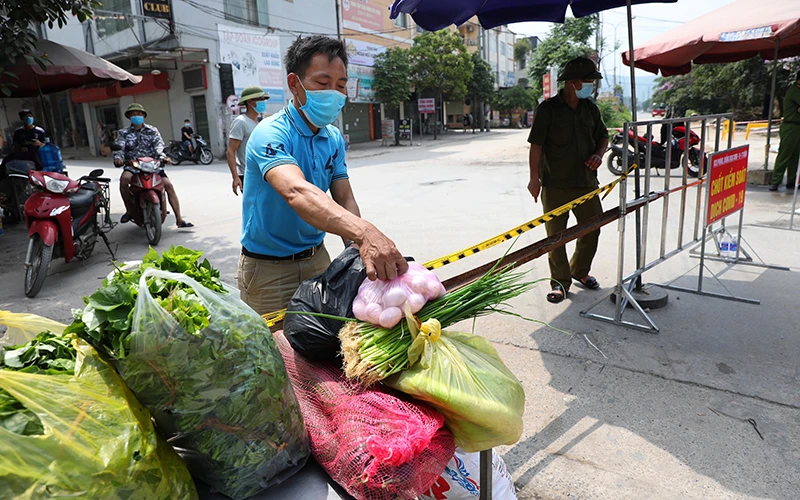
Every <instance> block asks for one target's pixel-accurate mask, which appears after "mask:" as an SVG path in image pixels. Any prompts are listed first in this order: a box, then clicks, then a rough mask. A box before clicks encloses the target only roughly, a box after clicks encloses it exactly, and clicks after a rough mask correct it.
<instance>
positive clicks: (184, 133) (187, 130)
mask: <svg viewBox="0 0 800 500" xmlns="http://www.w3.org/2000/svg"><path fill="white" fill-rule="evenodd" d="M181 140H182V141H183V145H184V146H186V149H187V150H188V151H189V157H192V156H194V130H193V129H192V124H191V122H190V121H189V119H188V118H187V119H186V120H184V121H183V128H182V129H181Z"/></svg>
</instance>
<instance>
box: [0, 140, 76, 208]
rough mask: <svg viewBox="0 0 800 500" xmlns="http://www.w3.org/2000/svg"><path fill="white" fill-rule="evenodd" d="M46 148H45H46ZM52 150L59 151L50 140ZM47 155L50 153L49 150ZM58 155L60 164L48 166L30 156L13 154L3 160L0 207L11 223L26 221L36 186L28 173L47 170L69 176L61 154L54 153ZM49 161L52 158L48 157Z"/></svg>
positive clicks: (48, 145) (0, 173)
mask: <svg viewBox="0 0 800 500" xmlns="http://www.w3.org/2000/svg"><path fill="white" fill-rule="evenodd" d="M44 147H45V146H43V148H44ZM46 147H47V148H50V150H58V148H57V147H56V146H54V145H51V144H50V142H49V140H48V142H47V145H46ZM46 152H47V153H49V152H50V151H49V150H47V151H46ZM55 154H58V157H59V159H58V164H54V163H53V161H48V162H47V164H46V165H44V167H45V168H42V167H43V164H38V165H37V163H36V162H34V161H33V160H31V159H30V158H31V157H30V155H17V154H16V153H11V154H10V155H8V156H7V157H6V158H4V159H3V162H2V164H0V206H2V208H3V210H4V211H5V213H6V214H7V216H8V218H9V221H10V222H22V221H24V220H25V201H26V200H27V199H28V197H29V196H30V195H32V194H33V192H34V186H33V185H32V184H31V183H30V180H29V176H28V173H29V172H30V171H32V170H47V171H50V172H57V173H60V174H64V175H69V174H68V173H67V171H66V170H64V164H63V162H61V160H60V156H61V155H60V152H57V151H53V155H55ZM48 160H50V158H49V157H48Z"/></svg>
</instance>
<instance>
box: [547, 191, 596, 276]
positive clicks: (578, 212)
mask: <svg viewBox="0 0 800 500" xmlns="http://www.w3.org/2000/svg"><path fill="white" fill-rule="evenodd" d="M590 191H594V189H592V188H554V187H543V188H542V205H543V207H544V211H545V213H547V212H549V211H550V210H553V209H555V208H558V207H560V206H561V205H564V204H566V203H569V202H570V201H572V200H574V199H575V198H580V197H581V196H583V195H585V194H586V193H588V192H590ZM572 213H573V214H574V215H575V219H577V221H578V222H579V223H580V222H584V221H586V220H589V219H591V218H592V217H594V216H596V215H600V214H602V213H603V204H602V203H601V202H600V198H599V197H597V196H595V197H594V198H592V199H591V200H589V201H587V202H586V203H584V204H582V205H579V206H577V207H575V208H574V209H572ZM568 220H569V213H566V214H563V215H561V216H559V217H556V218H555V219H553V220H551V221H549V222H546V223H545V229H547V236H552V235H554V234H557V233H559V232H561V231H563V230H564V229H566V228H567V221H568ZM599 240H600V230H599V229H598V230H597V231H592V232H591V233H589V234H587V235H586V236H583V237H581V238H578V241H577V243H576V244H575V253H573V254H572V259H570V260H567V249H566V247H564V246H561V247H559V248H557V249H555V250H553V251H551V252H550V253H549V254H548V259H547V260H548V262H549V264H550V277H551V278H552V279H554V280H555V281H557V282H558V283H560V284H561V286H563V287H564V290H569V287H570V284H571V283H572V277H573V276H574V277H575V278H578V279H583V278H585V277H586V276H588V275H589V271H590V270H591V267H592V260H594V256H595V254H596V253H597V243H598V241H599ZM554 285H555V282H551V286H554Z"/></svg>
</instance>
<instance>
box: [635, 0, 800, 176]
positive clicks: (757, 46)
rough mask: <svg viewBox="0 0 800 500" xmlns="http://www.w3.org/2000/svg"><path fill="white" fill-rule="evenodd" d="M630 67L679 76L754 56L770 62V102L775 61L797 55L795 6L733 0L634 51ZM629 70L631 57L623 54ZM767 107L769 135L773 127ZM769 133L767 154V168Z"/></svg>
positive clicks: (799, 15)
mask: <svg viewBox="0 0 800 500" xmlns="http://www.w3.org/2000/svg"><path fill="white" fill-rule="evenodd" d="M633 55H634V57H633V59H634V66H635V67H637V68H640V69H643V70H645V71H649V72H651V73H656V74H658V72H659V71H660V72H661V74H662V75H664V76H669V75H681V74H686V73H688V72H690V71H691V70H692V63H694V64H708V63H724V62H734V61H741V60H743V59H749V58H751V57H754V56H761V57H762V58H764V59H768V60H772V61H774V65H773V74H772V91H771V99H770V102H774V98H775V78H776V76H777V61H778V59H782V58H784V57H791V56H797V55H800V2H797V1H791V2H789V1H784V2H778V1H765V0H737V1H735V2H732V3H731V4H729V5H726V6H724V7H722V8H719V9H717V10H715V11H713V12H710V13H708V14H706V15H704V16H700V17H698V18H697V19H694V20H692V21H690V22H688V23H686V24H684V25H682V26H679V27H677V28H675V29H673V30H671V31H668V32H667V33H664V34H663V35H661V36H658V37H656V38H654V39H652V40H650V41H649V42H647V43H646V44H645V45H643V46H641V47H638V48H635V49H634V50H633ZM622 62H623V63H625V64H626V65H628V66H630V52H629V51H627V52H624V53H623V54H622ZM772 108H773V107H772V106H770V108H769V127H770V128H769V131H770V132H771V128H772ZM769 136H770V134H769V132H768V133H767V153H766V159H765V161H764V167H765V168H766V166H767V164H768V163H769V141H770V139H769Z"/></svg>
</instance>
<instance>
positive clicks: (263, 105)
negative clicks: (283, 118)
mask: <svg viewBox="0 0 800 500" xmlns="http://www.w3.org/2000/svg"><path fill="white" fill-rule="evenodd" d="M256 111H257V112H259V113H266V112H267V101H258V102H256Z"/></svg>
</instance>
